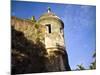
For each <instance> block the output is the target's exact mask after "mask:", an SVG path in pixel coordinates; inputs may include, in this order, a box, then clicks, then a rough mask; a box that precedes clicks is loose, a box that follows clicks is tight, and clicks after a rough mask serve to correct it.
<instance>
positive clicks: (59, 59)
mask: <svg viewBox="0 0 100 75" xmlns="http://www.w3.org/2000/svg"><path fill="white" fill-rule="evenodd" d="M38 23H39V24H41V25H44V26H45V28H46V29H45V37H44V38H45V41H44V43H45V47H46V50H47V53H48V58H49V59H50V61H48V62H46V68H47V70H48V71H66V70H68V71H69V70H70V67H69V63H68V56H67V52H66V50H65V45H64V23H63V21H62V20H61V19H60V18H59V17H58V16H56V15H55V14H54V13H52V12H51V9H50V8H48V12H46V13H44V14H43V15H42V16H40V18H39V20H38Z"/></svg>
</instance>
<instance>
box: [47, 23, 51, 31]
mask: <svg viewBox="0 0 100 75" xmlns="http://www.w3.org/2000/svg"><path fill="white" fill-rule="evenodd" d="M46 27H47V31H48V33H51V24H47V25H46Z"/></svg>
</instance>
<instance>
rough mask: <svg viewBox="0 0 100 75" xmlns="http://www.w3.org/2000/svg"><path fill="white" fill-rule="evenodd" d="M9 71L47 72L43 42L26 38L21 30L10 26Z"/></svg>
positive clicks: (14, 72)
mask: <svg viewBox="0 0 100 75" xmlns="http://www.w3.org/2000/svg"><path fill="white" fill-rule="evenodd" d="M11 33H12V34H11V36H12V38H11V40H12V41H11V52H12V53H11V57H12V58H11V64H12V65H11V71H12V72H11V73H12V74H13V75H14V74H24V73H41V72H47V70H46V68H45V63H44V62H45V60H46V58H45V55H46V49H45V46H44V44H43V43H42V42H41V41H39V40H38V39H37V40H36V43H34V42H33V41H31V40H28V39H27V38H26V37H25V36H24V33H23V32H20V31H17V30H15V29H14V27H11Z"/></svg>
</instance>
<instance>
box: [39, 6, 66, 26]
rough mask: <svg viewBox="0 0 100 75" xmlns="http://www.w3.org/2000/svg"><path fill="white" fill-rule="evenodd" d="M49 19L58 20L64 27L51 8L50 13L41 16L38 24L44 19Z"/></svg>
mask: <svg viewBox="0 0 100 75" xmlns="http://www.w3.org/2000/svg"><path fill="white" fill-rule="evenodd" d="M48 18H53V19H56V20H58V21H59V22H61V23H62V27H64V23H63V21H62V20H61V19H60V18H59V17H58V16H56V15H55V14H54V13H53V12H51V9H50V8H48V12H46V13H44V14H43V15H42V16H40V18H39V20H38V22H39V21H41V20H44V19H48Z"/></svg>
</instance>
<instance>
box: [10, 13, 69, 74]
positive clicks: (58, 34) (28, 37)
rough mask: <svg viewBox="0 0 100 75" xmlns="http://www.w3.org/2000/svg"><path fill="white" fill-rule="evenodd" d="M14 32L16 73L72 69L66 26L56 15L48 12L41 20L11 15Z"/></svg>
mask: <svg viewBox="0 0 100 75" xmlns="http://www.w3.org/2000/svg"><path fill="white" fill-rule="evenodd" d="M33 20H34V21H33ZM11 29H12V47H11V48H12V73H13V74H15V73H40V72H58V71H69V70H70V66H69V63H68V56H67V52H66V50H65V45H64V32H63V29H64V23H63V22H62V21H61V19H60V18H59V17H57V16H56V15H55V14H53V13H51V12H48V13H45V14H43V15H42V16H41V17H40V18H39V20H38V21H36V20H35V18H34V17H33V18H32V20H24V19H20V18H17V17H14V16H12V17H11Z"/></svg>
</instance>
